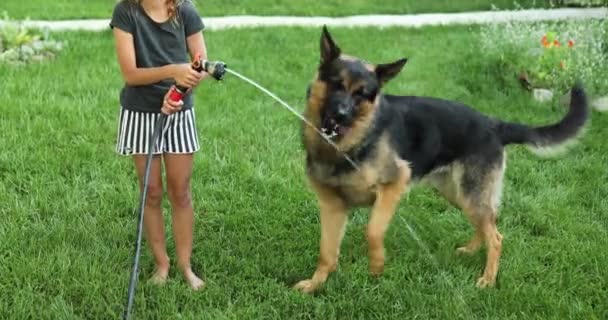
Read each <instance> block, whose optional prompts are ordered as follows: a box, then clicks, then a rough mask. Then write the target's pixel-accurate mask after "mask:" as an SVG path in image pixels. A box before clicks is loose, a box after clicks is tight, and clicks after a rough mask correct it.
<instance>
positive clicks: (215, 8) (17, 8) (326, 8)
mask: <svg viewBox="0 0 608 320" xmlns="http://www.w3.org/2000/svg"><path fill="white" fill-rule="evenodd" d="M2 2H3V3H2V7H1V8H0V13H1V12H2V10H6V11H7V12H8V14H9V15H10V16H11V17H14V18H18V19H21V18H26V17H31V18H33V19H53V20H56V19H75V18H108V17H109V16H110V15H111V13H112V8H113V7H114V4H115V3H116V0H54V1H44V0H31V1H18V0H3V1H2ZM195 2H196V3H197V4H198V8H199V10H200V13H201V15H202V16H203V17H211V16H223V15H304V16H317V15H321V16H345V15H356V14H371V13H378V14H407V13H426V12H461V11H477V10H490V9H491V8H492V4H494V5H496V6H497V7H499V8H501V9H512V8H515V7H516V6H515V5H514V1H512V0H428V1H417V0H381V1H368V0H349V1H348V2H344V1H341V0H325V1H323V0H300V1H298V2H297V4H295V3H294V2H293V1H289V0H279V1H277V0H247V1H244V0H195ZM517 2H518V3H519V5H521V6H523V7H550V6H551V4H550V3H551V2H550V1H548V0H536V1H534V0H519V1H517ZM554 2H555V1H554Z"/></svg>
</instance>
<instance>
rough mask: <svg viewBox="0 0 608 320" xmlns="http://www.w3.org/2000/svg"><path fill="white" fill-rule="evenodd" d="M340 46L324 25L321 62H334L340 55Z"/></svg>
mask: <svg viewBox="0 0 608 320" xmlns="http://www.w3.org/2000/svg"><path fill="white" fill-rule="evenodd" d="M340 53H341V51H340V48H338V46H337V45H336V43H335V42H334V40H333V39H332V38H331V35H330V34H329V31H327V26H323V33H322V34H321V63H327V62H332V61H334V60H335V59H337V58H338V57H339V56H340Z"/></svg>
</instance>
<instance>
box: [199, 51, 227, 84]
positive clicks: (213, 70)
mask: <svg viewBox="0 0 608 320" xmlns="http://www.w3.org/2000/svg"><path fill="white" fill-rule="evenodd" d="M192 68H194V70H196V71H199V72H201V71H205V72H207V73H208V74H210V75H211V76H212V77H213V78H215V80H218V81H219V80H222V79H223V78H224V74H225V73H226V63H224V62H222V61H208V60H203V59H201V58H200V55H197V56H196V59H194V61H193V62H192Z"/></svg>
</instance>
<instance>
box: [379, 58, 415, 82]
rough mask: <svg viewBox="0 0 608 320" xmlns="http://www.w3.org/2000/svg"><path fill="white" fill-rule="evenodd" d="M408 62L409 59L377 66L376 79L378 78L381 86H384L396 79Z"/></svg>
mask: <svg viewBox="0 0 608 320" xmlns="http://www.w3.org/2000/svg"><path fill="white" fill-rule="evenodd" d="M406 62H407V58H403V59H399V60H397V61H395V62H392V63H386V64H379V65H377V66H376V70H375V72H376V77H377V78H378V82H380V85H384V84H385V83H387V82H388V81H389V80H391V79H392V78H394V77H395V76H396V75H397V74H399V72H401V69H403V66H404V65H405V63H406Z"/></svg>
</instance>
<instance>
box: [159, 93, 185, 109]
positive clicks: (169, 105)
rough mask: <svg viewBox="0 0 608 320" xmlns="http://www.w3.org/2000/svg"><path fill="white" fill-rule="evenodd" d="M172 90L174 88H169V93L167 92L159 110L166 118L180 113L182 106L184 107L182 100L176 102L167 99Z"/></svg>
mask: <svg viewBox="0 0 608 320" xmlns="http://www.w3.org/2000/svg"><path fill="white" fill-rule="evenodd" d="M174 88H175V86H171V88H170V89H169V91H167V93H166V94H165V99H164V100H163V106H162V107H161V109H160V111H161V112H162V113H164V114H166V115H168V116H169V115H172V114H174V113H176V112H178V111H180V110H181V109H182V106H183V105H184V102H183V101H182V100H179V101H177V102H176V101H172V100H171V99H169V94H170V93H171V91H172V90H173V89H174Z"/></svg>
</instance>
